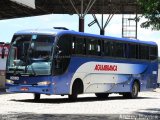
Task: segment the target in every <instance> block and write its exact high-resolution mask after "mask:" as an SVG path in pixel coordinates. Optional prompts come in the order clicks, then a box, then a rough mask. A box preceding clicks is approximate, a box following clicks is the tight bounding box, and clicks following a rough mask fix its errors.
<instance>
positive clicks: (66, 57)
mask: <svg viewBox="0 0 160 120" xmlns="http://www.w3.org/2000/svg"><path fill="white" fill-rule="evenodd" d="M71 41H72V36H70V35H64V36H61V37H60V39H59V40H58V43H57V47H56V51H57V52H56V54H57V55H56V57H57V58H55V67H56V68H57V69H56V70H55V71H54V74H62V73H64V72H65V71H66V70H67V68H68V65H69V61H70V55H71Z"/></svg>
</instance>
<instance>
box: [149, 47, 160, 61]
mask: <svg viewBox="0 0 160 120" xmlns="http://www.w3.org/2000/svg"><path fill="white" fill-rule="evenodd" d="M149 51H150V52H149V58H150V60H155V59H157V56H158V52H157V47H150V49H149Z"/></svg>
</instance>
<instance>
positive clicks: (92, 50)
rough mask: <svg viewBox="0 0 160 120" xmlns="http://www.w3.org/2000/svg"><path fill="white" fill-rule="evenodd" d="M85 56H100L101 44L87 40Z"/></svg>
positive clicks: (94, 40)
mask: <svg viewBox="0 0 160 120" xmlns="http://www.w3.org/2000/svg"><path fill="white" fill-rule="evenodd" d="M87 54H88V55H96V56H100V55H101V43H100V41H98V40H96V39H93V38H91V39H88V40H87Z"/></svg>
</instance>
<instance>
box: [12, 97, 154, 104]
mask: <svg viewBox="0 0 160 120" xmlns="http://www.w3.org/2000/svg"><path fill="white" fill-rule="evenodd" d="M137 99H156V98H151V97H138V98H137ZM109 100H133V99H127V98H123V97H122V96H118V97H117V96H116V97H108V98H107V99H99V98H97V97H83V98H82V97H81V98H78V99H77V100H76V101H70V100H69V99H68V98H54V99H53V98H52V99H50V98H42V99H40V100H39V101H36V103H50V104H52V103H55V104H60V103H75V102H95V101H109ZM10 101H15V102H30V103H35V101H34V100H33V99H23V100H16V99H11V100H10Z"/></svg>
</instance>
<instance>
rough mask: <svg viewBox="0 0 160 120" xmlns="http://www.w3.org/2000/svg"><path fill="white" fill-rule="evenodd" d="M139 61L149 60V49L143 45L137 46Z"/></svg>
mask: <svg viewBox="0 0 160 120" xmlns="http://www.w3.org/2000/svg"><path fill="white" fill-rule="evenodd" d="M139 59H145V60H148V59H149V47H148V46H145V45H139Z"/></svg>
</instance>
